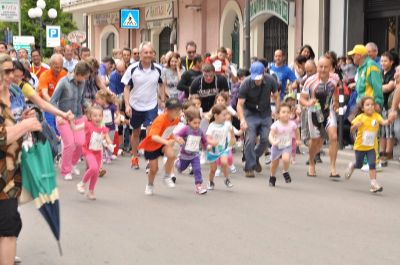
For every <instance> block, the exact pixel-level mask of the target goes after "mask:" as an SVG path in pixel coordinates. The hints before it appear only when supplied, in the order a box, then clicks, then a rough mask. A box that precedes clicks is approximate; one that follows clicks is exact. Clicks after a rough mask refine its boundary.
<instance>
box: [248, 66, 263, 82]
mask: <svg viewBox="0 0 400 265" xmlns="http://www.w3.org/2000/svg"><path fill="white" fill-rule="evenodd" d="M264 71H265V67H264V65H263V64H262V63H260V62H254V63H252V64H251V67H250V72H251V80H261V79H263V77H264Z"/></svg>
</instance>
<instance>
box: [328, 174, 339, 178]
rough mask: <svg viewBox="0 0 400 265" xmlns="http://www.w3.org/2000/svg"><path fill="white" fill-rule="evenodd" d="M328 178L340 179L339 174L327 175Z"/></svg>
mask: <svg viewBox="0 0 400 265" xmlns="http://www.w3.org/2000/svg"><path fill="white" fill-rule="evenodd" d="M329 177H330V178H332V179H340V175H339V174H335V175H333V174H332V173H331V174H330V175H329Z"/></svg>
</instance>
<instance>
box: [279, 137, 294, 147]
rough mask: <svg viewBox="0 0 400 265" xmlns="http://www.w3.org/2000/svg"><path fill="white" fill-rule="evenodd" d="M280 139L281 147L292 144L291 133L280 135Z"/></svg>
mask: <svg viewBox="0 0 400 265" xmlns="http://www.w3.org/2000/svg"><path fill="white" fill-rule="evenodd" d="M278 139H279V144H278V148H279V149H284V148H287V147H289V146H291V145H292V138H291V137H290V135H280V136H279V137H278Z"/></svg>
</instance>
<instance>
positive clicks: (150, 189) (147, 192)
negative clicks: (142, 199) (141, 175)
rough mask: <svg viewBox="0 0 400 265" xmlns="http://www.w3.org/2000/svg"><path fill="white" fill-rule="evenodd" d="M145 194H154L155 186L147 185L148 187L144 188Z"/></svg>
mask: <svg viewBox="0 0 400 265" xmlns="http://www.w3.org/2000/svg"><path fill="white" fill-rule="evenodd" d="M144 194H146V195H149V196H150V195H153V194H154V186H153V185H146V189H145V190H144Z"/></svg>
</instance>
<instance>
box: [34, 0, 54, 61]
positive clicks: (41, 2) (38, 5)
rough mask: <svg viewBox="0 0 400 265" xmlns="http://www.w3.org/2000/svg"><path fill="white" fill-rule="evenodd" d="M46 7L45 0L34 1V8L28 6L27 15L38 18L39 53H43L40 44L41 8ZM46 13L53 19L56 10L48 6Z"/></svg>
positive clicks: (41, 33)
mask: <svg viewBox="0 0 400 265" xmlns="http://www.w3.org/2000/svg"><path fill="white" fill-rule="evenodd" d="M45 8H46V2H45V1H44V0H38V1H37V2H36V7H34V8H30V9H29V10H28V16H29V18H31V19H36V18H38V19H39V24H40V25H39V38H40V40H39V45H40V53H41V54H43V46H42V38H43V27H44V26H45V25H44V24H43V19H42V16H43V9H45ZM47 15H48V16H49V18H50V19H53V20H54V19H55V18H57V10H55V9H54V8H50V9H49V10H48V11H47Z"/></svg>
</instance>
